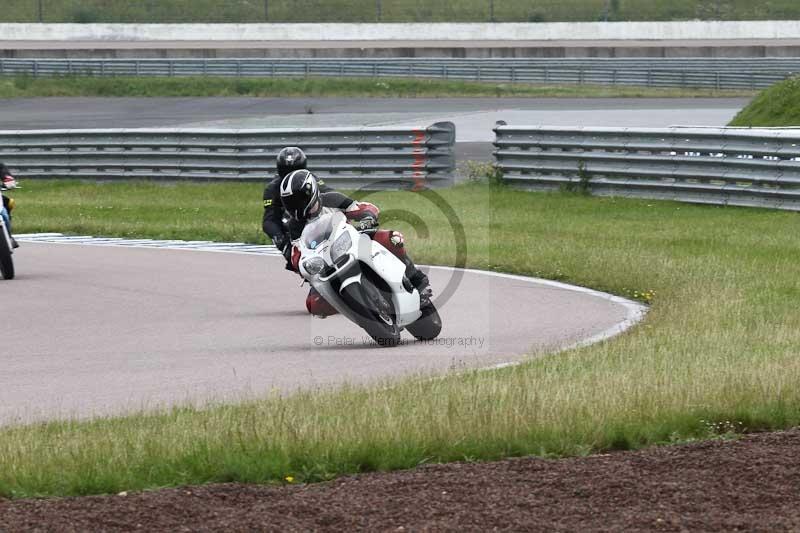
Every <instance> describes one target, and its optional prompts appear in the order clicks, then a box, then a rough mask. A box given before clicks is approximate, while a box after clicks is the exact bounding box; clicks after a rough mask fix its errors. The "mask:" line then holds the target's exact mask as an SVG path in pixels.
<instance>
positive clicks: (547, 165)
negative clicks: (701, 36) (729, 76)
mask: <svg viewBox="0 0 800 533" xmlns="http://www.w3.org/2000/svg"><path fill="white" fill-rule="evenodd" d="M495 133H496V140H495V146H496V148H497V150H496V151H495V158H496V161H497V165H498V167H499V169H500V170H501V171H502V173H503V176H504V179H505V180H506V181H507V182H508V183H510V184H512V185H514V186H519V187H522V188H526V189H532V190H554V189H559V188H576V187H577V188H579V187H586V188H587V190H588V191H589V192H591V193H592V194H596V195H602V196H628V197H638V198H653V199H664V200H678V201H684V202H694V203H707V204H719V205H737V206H751V207H768V208H776V209H788V210H794V211H798V210H800V131H798V130H775V129H771V130H766V129H761V130H755V129H754V130H749V129H740V128H677V127H676V128H663V129H633V128H580V129H571V128H557V127H529V126H507V125H504V124H502V123H498V126H497V127H496V128H495Z"/></svg>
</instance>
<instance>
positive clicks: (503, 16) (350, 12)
mask: <svg viewBox="0 0 800 533" xmlns="http://www.w3.org/2000/svg"><path fill="white" fill-rule="evenodd" d="M3 8H4V9H3V10H2V11H0V21H3V22H6V21H8V22H37V21H39V20H40V19H41V20H43V21H44V22H80V23H88V22H161V23H163V22H265V21H268V22H375V21H376V20H380V21H382V22H457V21H465V22H486V21H489V20H491V19H492V17H493V19H494V20H495V21H497V22H564V21H566V22H569V21H589V22H594V21H597V20H604V19H606V18H607V19H608V20H614V21H619V20H694V19H713V20H720V19H722V20H753V19H766V20H791V19H796V18H798V16H800V6H798V5H797V2H796V1H795V0H770V1H769V2H753V1H752V0H724V1H721V0H671V1H666V0H624V1H619V0H611V1H608V0H493V1H491V2H490V1H488V0H459V1H458V2H425V1H423V0H378V1H377V2H376V1H375V0H326V1H325V2H320V1H319V0H269V2H268V3H267V2H215V1H212V0H160V1H158V2H130V1H129V0H48V1H47V2H42V3H38V4H37V2H34V1H32V0H5V2H4V6H3Z"/></svg>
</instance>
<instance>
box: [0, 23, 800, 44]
mask: <svg viewBox="0 0 800 533" xmlns="http://www.w3.org/2000/svg"><path fill="white" fill-rule="evenodd" d="M764 39H800V21H736V22H715V21H690V22H585V23H524V24H523V23H510V24H484V23H477V24H448V23H444V24H416V23H412V24H0V40H3V41H6V43H5V48H8V42H13V41H28V42H30V41H61V42H69V41H81V42H86V41H98V42H138V41H149V42H158V41H208V42H214V41H284V42H285V41H293V42H302V41H339V42H341V41H350V42H358V41H382V42H387V41H392V42H399V41H440V42H444V43H446V42H448V41H475V42H479V41H506V42H514V41H598V40H600V41H627V40H651V41H652V40H666V41H683V42H685V41H691V40H725V41H735V40H764Z"/></svg>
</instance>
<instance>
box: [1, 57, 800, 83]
mask: <svg viewBox="0 0 800 533" xmlns="http://www.w3.org/2000/svg"><path fill="white" fill-rule="evenodd" d="M797 72H800V58H756V59H749V58H748V59H726V58H725V59H723V58H715V59H695V58H646V59H629V58H620V59H616V58H610V59H606V58H591V59H568V58H554V59H537V58H525V59H437V58H434V59H430V58H428V59H426V58H403V59H397V58H395V59H390V58H370V59H361V58H359V59H301V58H296V59H182V58H181V59H0V75H5V76H20V75H24V76H33V77H38V76H68V75H88V76H157V77H164V76H166V77H171V76H221V77H290V78H291V77H295V78H296V77H301V78H302V77H309V76H314V77H331V76H338V77H367V78H370V77H371V78H384V77H389V78H391V77H395V78H397V77H400V78H429V79H448V80H450V79H452V80H462V81H486V82H503V83H507V82H511V83H537V84H561V83H564V84H597V85H637V86H649V87H700V88H703V87H705V88H713V89H759V88H764V87H768V86H770V85H772V84H773V83H775V82H778V81H781V80H783V79H786V78H787V77H789V76H791V75H792V74H794V73H797Z"/></svg>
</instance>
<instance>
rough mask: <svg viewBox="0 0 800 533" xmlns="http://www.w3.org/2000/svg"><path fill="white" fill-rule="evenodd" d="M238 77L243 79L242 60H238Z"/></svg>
mask: <svg viewBox="0 0 800 533" xmlns="http://www.w3.org/2000/svg"><path fill="white" fill-rule="evenodd" d="M236 77H237V78H241V77H242V60H241V59H237V60H236Z"/></svg>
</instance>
